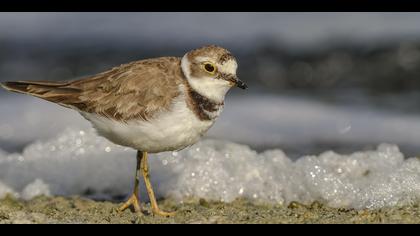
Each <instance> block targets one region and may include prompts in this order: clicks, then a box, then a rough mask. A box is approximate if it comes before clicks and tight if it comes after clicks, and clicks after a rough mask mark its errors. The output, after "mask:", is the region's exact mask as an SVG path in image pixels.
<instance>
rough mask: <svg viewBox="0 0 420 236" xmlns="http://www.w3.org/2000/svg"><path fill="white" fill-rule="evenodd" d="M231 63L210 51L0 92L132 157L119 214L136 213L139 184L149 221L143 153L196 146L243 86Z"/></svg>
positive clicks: (224, 54) (11, 85) (223, 53)
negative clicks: (40, 104)
mask: <svg viewBox="0 0 420 236" xmlns="http://www.w3.org/2000/svg"><path fill="white" fill-rule="evenodd" d="M237 66H238V64H237V62H236V59H235V57H234V56H233V55H232V54H231V53H230V52H229V51H228V50H226V49H224V48H222V47H218V46H214V45H210V46H205V47H201V48H198V49H195V50H192V51H189V52H187V53H186V54H185V55H184V56H183V57H182V58H181V57H159V58H152V59H145V60H140V61H134V62H131V63H127V64H123V65H120V66H118V67H114V68H112V69H110V70H108V71H105V72H103V73H100V74H97V75H93V76H89V77H86V78H83V79H79V80H69V81H58V82H57V81H16V82H4V83H2V84H1V86H2V87H3V88H5V89H7V90H9V91H13V92H18V93H24V94H29V95H32V96H35V97H38V98H42V99H45V100H47V101H50V102H53V103H57V104H59V105H61V106H64V107H67V108H71V109H74V110H76V111H78V112H79V113H80V114H81V115H82V116H83V117H84V118H86V119H87V120H89V121H90V122H91V123H92V125H93V127H94V128H95V129H96V131H97V132H98V134H99V135H101V136H104V137H105V138H107V139H108V140H110V141H111V142H113V143H116V144H119V145H122V146H127V147H131V148H134V149H135V150H137V166H136V175H135V184H134V191H133V193H132V195H131V197H130V198H129V199H128V200H127V202H125V203H124V204H123V205H122V206H121V207H120V208H119V210H120V211H123V210H125V209H127V208H128V207H130V206H133V207H134V210H135V211H136V212H141V207H140V204H139V202H140V200H139V192H138V187H139V181H140V176H141V175H142V176H143V178H144V182H145V184H146V188H147V193H148V195H149V198H150V204H151V209H152V212H153V213H154V214H157V215H162V216H169V215H172V214H173V213H168V212H164V211H162V210H160V209H159V207H158V204H157V202H156V199H155V196H154V193H153V189H152V186H151V183H150V179H149V169H148V163H147V153H157V152H165V151H176V150H181V149H183V148H186V147H188V146H191V145H192V144H194V143H196V142H197V141H198V140H199V139H200V137H201V136H203V135H204V133H205V132H206V131H207V130H208V129H209V128H210V127H211V126H212V125H213V124H214V122H215V121H216V119H217V117H218V116H219V115H220V113H221V111H222V109H223V106H224V99H225V95H226V93H227V92H228V90H229V89H230V88H231V87H233V86H237V87H239V88H242V89H246V88H247V85H246V84H245V83H244V82H242V81H241V80H239V79H238V77H237V76H236V69H237Z"/></svg>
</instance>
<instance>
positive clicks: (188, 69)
mask: <svg viewBox="0 0 420 236" xmlns="http://www.w3.org/2000/svg"><path fill="white" fill-rule="evenodd" d="M181 67H182V72H183V73H184V75H185V77H186V78H187V80H188V83H189V84H190V86H191V87H192V88H193V89H194V90H195V91H196V92H198V93H200V94H201V95H203V96H205V97H207V98H210V99H212V100H215V101H223V100H224V97H225V94H226V93H227V91H228V90H229V89H230V88H231V87H234V86H236V87H239V88H242V89H246V88H248V86H247V85H246V84H245V83H244V82H242V81H241V80H239V79H238V77H237V76H236V69H237V67H238V63H237V62H236V59H235V57H234V56H233V55H232V54H231V53H230V52H229V51H228V50H226V49H224V48H222V47H218V46H214V45H210V46H205V47H201V48H198V49H195V50H192V51H189V52H188V53H186V54H185V55H184V56H183V57H182V60H181Z"/></svg>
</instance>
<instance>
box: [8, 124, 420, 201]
mask: <svg viewBox="0 0 420 236" xmlns="http://www.w3.org/2000/svg"><path fill="white" fill-rule="evenodd" d="M149 160H150V169H151V178H152V183H153V185H154V187H155V191H156V193H157V196H158V197H171V198H173V199H175V200H177V201H178V202H182V201H183V200H184V199H186V198H188V197H199V198H204V199H208V200H219V201H224V202H230V201H233V200H235V199H236V198H247V199H249V200H251V201H253V202H256V203H261V202H265V203H267V202H268V203H274V204H288V203H290V202H291V201H298V202H301V203H311V202H313V201H320V202H322V203H324V204H326V205H329V206H332V207H346V208H356V209H362V208H381V207H386V206H399V205H406V204H411V203H413V202H416V201H417V200H418V199H419V197H420V160H419V159H418V158H415V157H413V158H405V157H404V155H403V154H402V153H401V152H400V150H399V148H398V147H397V146H396V145H392V144H380V145H379V146H378V147H377V149H376V150H371V151H360V152H355V153H353V154H350V155H341V154H338V153H335V152H333V151H327V152H324V153H321V154H320V155H313V156H303V157H301V158H298V159H297V160H296V161H292V160H291V159H290V158H289V157H288V156H287V155H286V154H285V153H284V152H283V151H282V150H280V149H274V150H267V151H264V152H262V153H258V152H256V151H255V150H252V149H251V148H249V147H248V146H246V145H241V144H237V143H232V142H228V141H222V140H212V139H205V140H202V141H200V142H198V143H197V144H195V145H193V146H191V147H190V148H187V149H184V150H182V151H179V152H165V153H160V154H151V155H150V159H149ZM134 169H135V151H134V150H132V149H130V148H125V147H121V146H117V145H114V144H112V143H110V142H109V141H107V140H106V139H104V138H102V137H99V136H97V135H96V133H95V132H94V131H93V130H92V129H83V130H81V129H71V128H69V129H66V130H65V131H64V132H62V133H61V134H59V135H58V136H57V137H55V138H52V139H49V140H45V141H40V140H38V141H36V142H34V143H32V144H30V145H28V146H26V148H25V149H24V150H23V152H22V153H11V154H9V153H6V152H3V151H1V152H0V197H4V196H5V195H6V194H7V193H10V194H12V195H14V196H16V197H20V198H23V199H30V198H33V197H35V196H38V195H75V194H77V195H89V196H96V197H101V198H115V197H116V196H125V195H128V194H130V191H131V189H132V185H133V176H134V172H135V171H134ZM142 187H144V186H142ZM146 196H147V195H146V193H145V191H144V188H143V191H142V192H141V197H142V199H143V200H144V199H147V197H146Z"/></svg>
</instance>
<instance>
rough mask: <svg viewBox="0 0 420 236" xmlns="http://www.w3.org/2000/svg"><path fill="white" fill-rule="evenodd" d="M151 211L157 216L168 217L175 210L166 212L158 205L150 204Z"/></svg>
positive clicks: (173, 214)
mask: <svg viewBox="0 0 420 236" xmlns="http://www.w3.org/2000/svg"><path fill="white" fill-rule="evenodd" d="M152 213H153V214H155V215H158V216H164V217H170V216H175V212H166V211H162V210H161V209H159V207H158V206H152Z"/></svg>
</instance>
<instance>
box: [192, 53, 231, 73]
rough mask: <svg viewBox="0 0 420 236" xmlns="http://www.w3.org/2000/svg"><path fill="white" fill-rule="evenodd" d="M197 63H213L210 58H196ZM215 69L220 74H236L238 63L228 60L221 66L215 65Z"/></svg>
mask: <svg viewBox="0 0 420 236" xmlns="http://www.w3.org/2000/svg"><path fill="white" fill-rule="evenodd" d="M196 60H197V61H198V62H206V61H210V62H213V61H214V59H212V58H210V57H196ZM217 68H218V69H219V71H220V72H223V73H227V74H236V69H237V68H238V63H237V62H236V60H235V59H230V60H227V61H225V62H224V63H223V64H219V63H217Z"/></svg>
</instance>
